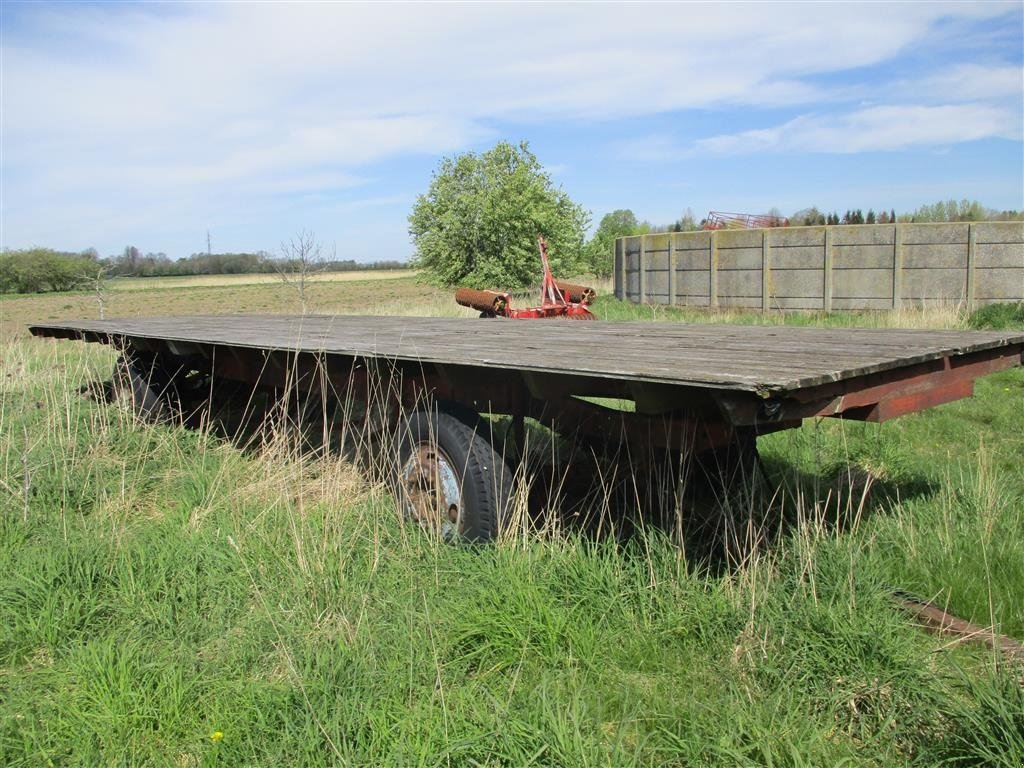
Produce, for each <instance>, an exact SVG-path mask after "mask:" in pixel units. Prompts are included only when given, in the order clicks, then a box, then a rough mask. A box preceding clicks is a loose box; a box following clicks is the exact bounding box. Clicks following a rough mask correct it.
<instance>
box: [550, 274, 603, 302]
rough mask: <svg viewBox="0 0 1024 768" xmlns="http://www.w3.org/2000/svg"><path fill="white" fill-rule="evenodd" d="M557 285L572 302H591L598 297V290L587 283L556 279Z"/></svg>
mask: <svg viewBox="0 0 1024 768" xmlns="http://www.w3.org/2000/svg"><path fill="white" fill-rule="evenodd" d="M555 287H556V288H557V289H558V292H559V293H561V294H562V296H564V297H565V300H566V301H568V302H569V303H570V304H590V303H591V302H592V301H593V300H594V299H596V298H597V291H595V290H594V289H593V288H590V287H589V286H586V285H576V283H566V282H563V281H561V280H555Z"/></svg>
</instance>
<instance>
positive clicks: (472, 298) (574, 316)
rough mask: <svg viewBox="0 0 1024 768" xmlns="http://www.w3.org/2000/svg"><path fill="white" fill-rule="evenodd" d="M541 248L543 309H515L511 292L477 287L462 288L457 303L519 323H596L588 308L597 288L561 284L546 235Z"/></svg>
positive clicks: (488, 315) (458, 293) (457, 294)
mask: <svg viewBox="0 0 1024 768" xmlns="http://www.w3.org/2000/svg"><path fill="white" fill-rule="evenodd" d="M537 245H538V246H539V248H540V263H541V265H542V266H543V268H544V280H543V282H542V283H541V287H540V306H539V307H528V308H526V309H512V301H511V298H510V297H509V295H508V294H507V293H499V292H498V291H480V290H476V289H474V288H459V290H457V291H456V292H455V301H456V302H458V303H459V304H461V305H462V306H463V307H470V308H471V309H475V310H477V311H478V312H480V314H481V316H482V317H511V318H514V319H516V320H540V319H544V318H550V317H565V318H569V319H571V320H595V319H596V318H595V317H594V315H593V313H591V311H590V310H589V309H587V305H588V304H590V303H591V302H592V301H593V300H594V299H595V298H596V296H597V292H596V291H595V290H594V289H593V288H589V287H587V286H585V285H576V284H575V283H560V282H558V281H557V280H555V278H554V277H552V276H551V266H550V265H549V264H548V244H547V242H546V241H545V240H544V237H543V236H542V235H540V236H538V237H537Z"/></svg>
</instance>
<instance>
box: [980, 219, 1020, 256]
mask: <svg viewBox="0 0 1024 768" xmlns="http://www.w3.org/2000/svg"><path fill="white" fill-rule="evenodd" d="M973 226H974V237H975V239H976V240H977V242H979V243H1016V244H1017V245H1024V221H979V222H978V223H977V224H974V225H973ZM1021 250H1024V249H1021Z"/></svg>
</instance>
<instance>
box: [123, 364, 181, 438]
mask: <svg viewBox="0 0 1024 768" xmlns="http://www.w3.org/2000/svg"><path fill="white" fill-rule="evenodd" d="M114 395H115V397H125V398H127V399H128V402H129V404H130V405H131V409H132V412H133V413H134V414H135V416H136V417H137V418H138V419H140V420H141V421H146V422H154V423H155V422H160V421H166V420H167V419H170V418H172V417H173V416H174V414H175V412H176V410H178V408H177V406H178V403H177V402H176V401H177V398H176V397H175V396H174V392H173V389H172V387H171V386H170V377H168V376H167V375H166V373H165V372H164V370H163V366H161V365H160V363H159V360H158V359H157V358H155V357H152V356H149V357H143V356H141V355H137V354H133V353H131V352H125V353H124V354H122V355H121V357H120V358H118V361H117V367H116V368H115V370H114Z"/></svg>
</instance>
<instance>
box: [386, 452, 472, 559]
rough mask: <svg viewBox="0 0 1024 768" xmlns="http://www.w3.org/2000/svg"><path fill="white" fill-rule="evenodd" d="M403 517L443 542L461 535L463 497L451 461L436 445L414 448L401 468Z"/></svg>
mask: <svg viewBox="0 0 1024 768" xmlns="http://www.w3.org/2000/svg"><path fill="white" fill-rule="evenodd" d="M401 480H402V487H403V489H404V491H405V494H404V495H405V499H404V500H403V503H404V506H405V516H406V518H407V519H409V520H413V521H415V522H416V523H417V524H419V525H420V526H422V527H423V528H425V529H427V530H429V531H431V532H433V533H436V534H439V535H440V536H441V537H442V538H443V539H445V540H446V541H450V540H455V539H458V538H459V536H460V535H461V533H462V494H461V491H460V489H459V478H458V475H457V474H456V473H455V467H454V465H453V464H452V461H451V459H450V458H449V457H448V456H447V455H446V454H445V452H444V451H442V450H441V449H440V448H438V447H437V446H436V445H430V444H420V445H417V446H416V447H415V448H414V449H413V451H412V455H411V456H410V457H409V458H408V460H407V461H406V462H405V466H404V467H402V475H401Z"/></svg>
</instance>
